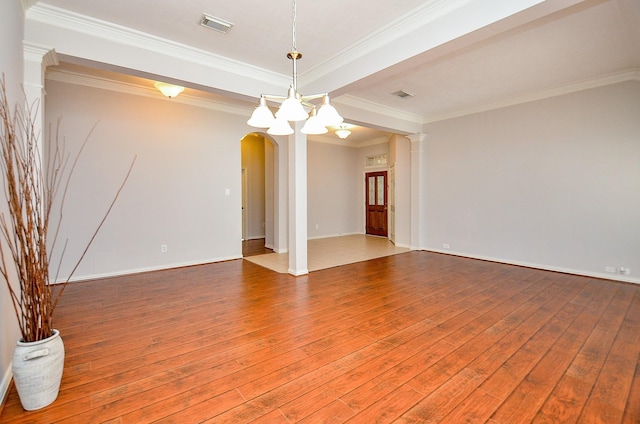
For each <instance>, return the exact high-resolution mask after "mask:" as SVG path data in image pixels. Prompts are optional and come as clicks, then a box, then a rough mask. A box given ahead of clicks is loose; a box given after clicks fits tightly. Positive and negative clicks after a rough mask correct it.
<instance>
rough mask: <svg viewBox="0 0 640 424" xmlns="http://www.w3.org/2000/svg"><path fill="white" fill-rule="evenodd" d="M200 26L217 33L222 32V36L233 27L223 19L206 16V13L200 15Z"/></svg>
mask: <svg viewBox="0 0 640 424" xmlns="http://www.w3.org/2000/svg"><path fill="white" fill-rule="evenodd" d="M200 25H202V26H205V27H207V28H211V29H213V30H215V31H218V32H222V33H224V34H226V33H227V32H229V30H230V29H231V27H232V26H233V24H232V23H231V22H227V21H225V20H224V19H220V18H216V17H215V16H211V15H207V14H206V13H205V14H203V15H202V19H201V20H200Z"/></svg>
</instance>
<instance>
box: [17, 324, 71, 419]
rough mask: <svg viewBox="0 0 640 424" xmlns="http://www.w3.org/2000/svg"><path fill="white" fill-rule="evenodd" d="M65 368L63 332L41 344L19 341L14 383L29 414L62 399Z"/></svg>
mask: <svg viewBox="0 0 640 424" xmlns="http://www.w3.org/2000/svg"><path fill="white" fill-rule="evenodd" d="M63 368H64V344H63V343H62V338H60V332H59V331H58V330H53V336H51V337H49V338H47V339H44V340H40V341H37V342H22V341H19V342H18V344H17V346H16V349H15V351H14V352H13V381H14V383H15V385H16V389H17V390H18V395H19V396H20V403H22V407H23V408H24V409H26V410H27V411H33V410H36V409H40V408H44V407H45V406H47V405H49V404H51V403H52V402H53V401H54V400H56V398H57V397H58V391H59V390H60V381H61V380H62V370H63Z"/></svg>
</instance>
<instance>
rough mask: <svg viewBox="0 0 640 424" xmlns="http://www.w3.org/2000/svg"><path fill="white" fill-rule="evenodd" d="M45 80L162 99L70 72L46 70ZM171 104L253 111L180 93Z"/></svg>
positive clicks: (126, 85) (141, 89)
mask: <svg viewBox="0 0 640 424" xmlns="http://www.w3.org/2000/svg"><path fill="white" fill-rule="evenodd" d="M45 79H46V80H49V81H56V82H62V83H66V84H73V85H79V86H84V87H91V88H98V89H101V90H108V91H115V92H119V93H125V94H131V95H134V96H141V97H150V98H154V99H161V100H162V99H164V100H168V99H167V98H166V97H164V96H163V95H162V94H161V93H160V92H159V91H158V90H156V89H155V88H152V87H143V86H141V85H138V84H131V83H127V82H122V81H115V80H112V79H108V78H101V77H97V76H93V75H87V74H82V73H78V72H71V71H67V70H47V73H46V77H45ZM171 102H173V103H182V104H186V105H190V106H195V107H199V108H204V109H210V110H215V111H219V112H226V113H231V114H234V115H241V116H249V115H250V114H251V112H252V111H253V105H252V106H247V107H242V106H238V105H231V104H229V103H225V102H221V101H217V100H212V99H205V98H202V97H196V96H190V95H189V94H185V93H182V94H180V95H179V96H176V97H173V98H172V99H171Z"/></svg>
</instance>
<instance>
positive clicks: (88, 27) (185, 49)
mask: <svg viewBox="0 0 640 424" xmlns="http://www.w3.org/2000/svg"><path fill="white" fill-rule="evenodd" d="M25 1H33V0H25ZM26 18H27V21H33V22H38V23H42V24H46V25H52V26H55V27H59V28H63V29H67V30H71V31H74V32H78V33H81V34H86V35H90V36H92V37H98V38H102V39H105V40H108V41H111V42H114V43H117V44H122V45H126V46H130V47H137V48H140V49H144V50H148V51H151V52H154V53H157V54H161V55H164V56H171V57H172V58H177V59H181V60H185V61H187V62H192V63H196V64H198V65H202V66H206V67H210V68H214V69H218V70H223V71H226V72H229V73H233V74H235V75H239V76H242V77H246V78H251V79H254V80H258V81H261V82H264V83H266V84H274V85H283V86H287V85H288V84H289V80H290V77H289V76H287V75H282V74H279V73H276V72H272V71H269V70H266V69H264V68H259V67H257V66H253V65H249V64H246V63H244V62H240V61H237V60H233V59H229V58H227V57H224V56H221V55H217V54H214V53H210V52H207V51H204V50H201V49H197V48H194V47H191V46H187V45H185V44H181V43H178V42H175V41H172V40H167V39H165V38H161V37H157V36H154V35H151V34H147V33H145V32H142V31H138V30H134V29H131V28H127V27H124V26H121V25H116V24H113V23H110V22H106V21H103V20H100V19H96V18H92V17H90V16H86V15H81V14H79V13H75V12H71V11H68V10H65V9H61V8H58V7H55V6H51V5H48V4H35V5H33V6H32V7H30V8H29V10H28V11H27V14H26Z"/></svg>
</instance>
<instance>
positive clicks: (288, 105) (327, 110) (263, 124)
mask: <svg viewBox="0 0 640 424" xmlns="http://www.w3.org/2000/svg"><path fill="white" fill-rule="evenodd" d="M292 22H293V24H292V27H293V28H292V33H293V42H292V46H291V51H290V52H289V53H288V54H287V57H288V58H289V59H291V60H292V61H293V77H292V83H291V85H290V86H289V92H288V94H287V96H286V97H285V96H276V95H271V94H262V95H261V96H260V103H259V104H258V107H256V109H255V110H254V111H253V114H252V115H251V118H250V119H249V120H248V121H247V124H249V125H251V126H252V127H256V128H268V130H267V133H269V134H272V135H289V134H293V129H292V128H291V125H290V124H289V121H304V120H305V119H306V120H307V122H306V123H305V125H304V126H303V127H302V130H301V131H302V132H303V133H304V134H324V133H326V132H327V128H326V127H327V126H330V125H338V124H340V123H341V122H342V116H340V114H339V113H338V111H336V109H335V108H334V107H333V106H332V105H331V103H330V100H329V94H328V93H322V94H312V95H307V96H303V95H302V94H300V93H299V92H298V66H297V61H298V60H300V59H301V58H302V53H300V52H299V51H298V50H296V0H293V19H292ZM316 99H322V104H321V105H320V107H319V108H318V109H317V113H316V107H317V106H316V105H315V104H313V103H311V102H310V101H311V100H316ZM267 100H276V101H279V102H282V103H281V104H280V108H279V109H278V111H277V112H276V115H275V117H274V116H273V114H272V113H271V110H270V109H269V107H268V106H267ZM305 108H306V109H305ZM307 109H308V110H309V111H310V112H307ZM307 118H308V119H307Z"/></svg>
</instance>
